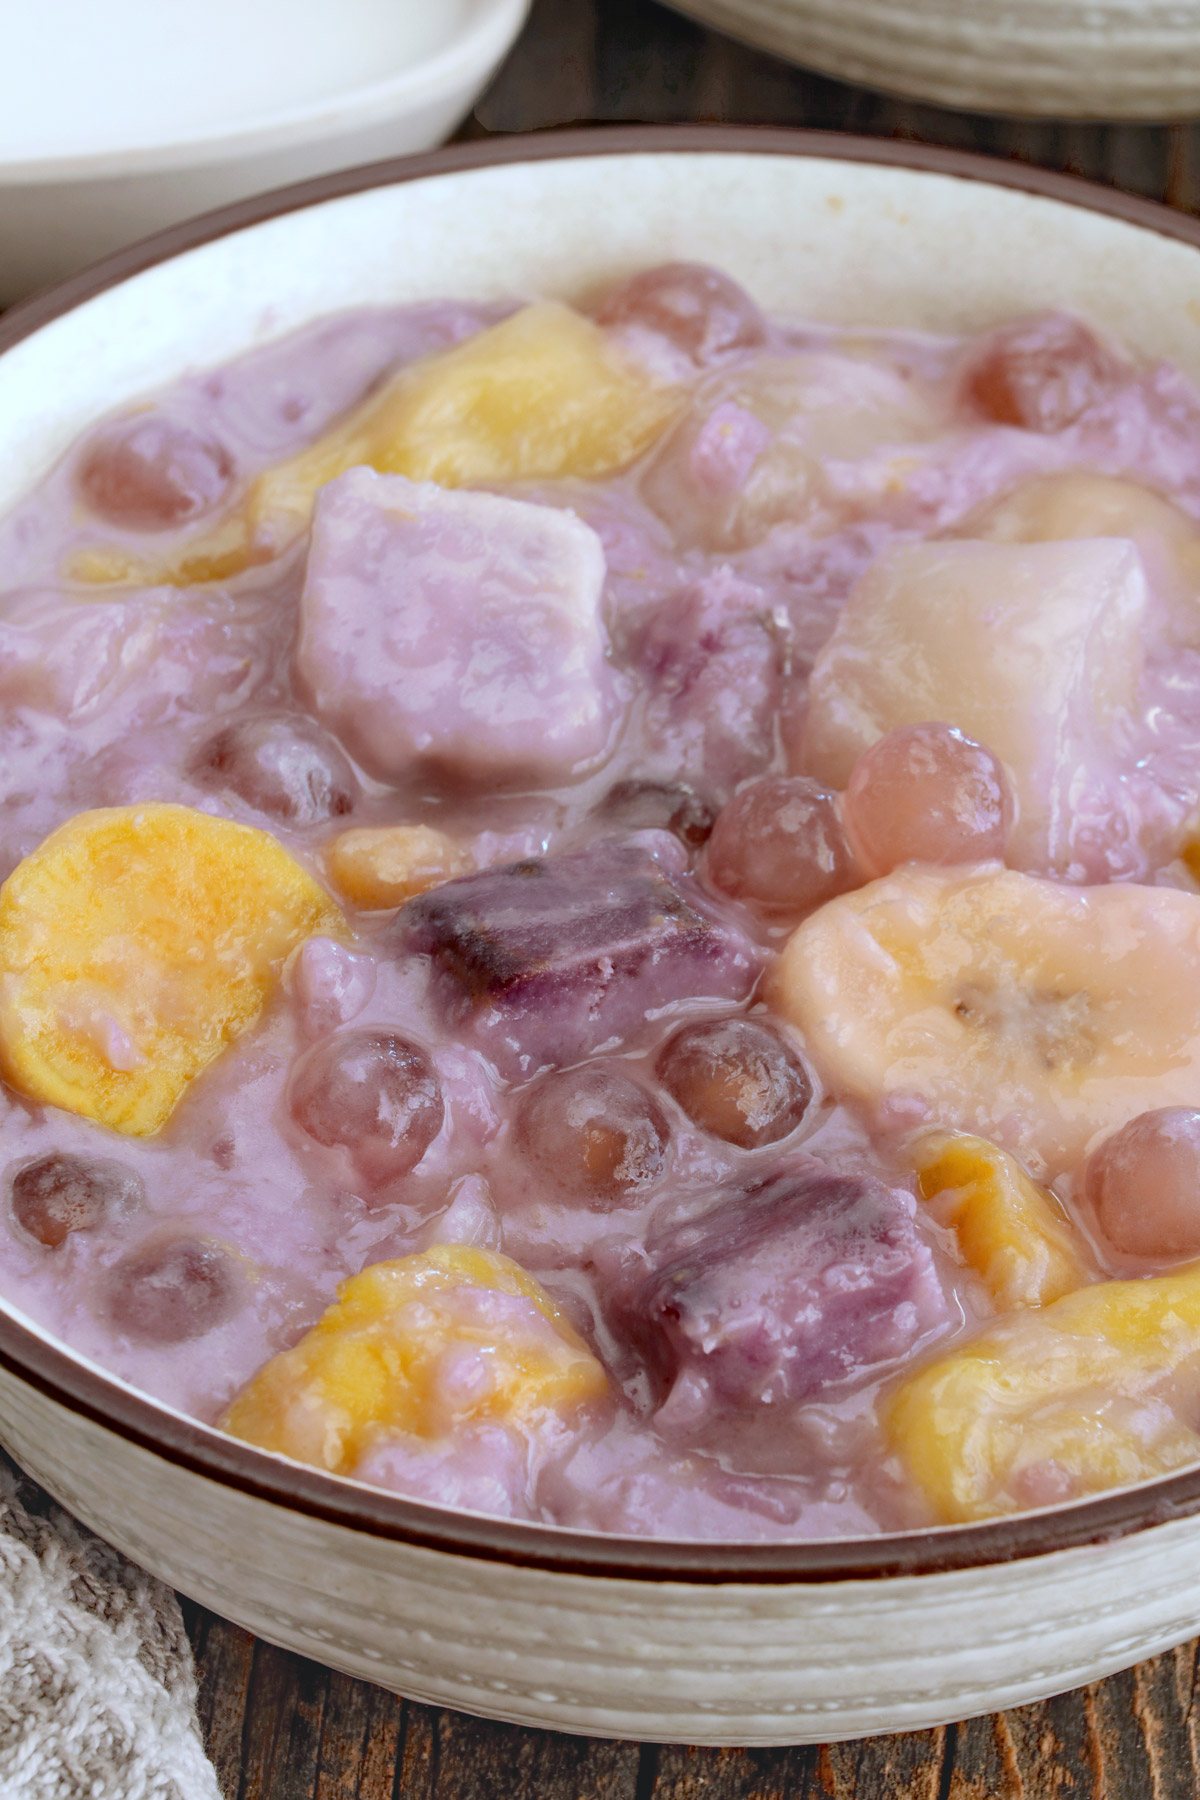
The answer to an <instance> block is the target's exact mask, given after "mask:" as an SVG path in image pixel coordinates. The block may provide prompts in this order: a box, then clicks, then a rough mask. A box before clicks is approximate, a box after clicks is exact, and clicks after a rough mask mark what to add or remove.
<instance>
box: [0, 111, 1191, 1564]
mask: <svg viewBox="0 0 1200 1800" xmlns="http://www.w3.org/2000/svg"><path fill="white" fill-rule="evenodd" d="M646 152H662V153H671V152H684V153H688V154H696V153H705V154H715V155H720V154H722V153H736V154H739V155H746V154H755V153H758V154H762V155H769V156H775V157H778V156H796V157H810V158H819V159H821V160H823V161H827V162H831V163H838V162H849V163H874V164H880V165H884V166H889V167H893V168H900V169H907V170H911V171H913V172H916V173H923V172H928V173H933V174H937V175H944V176H946V175H948V176H953V177H956V178H958V179H961V180H963V181H975V182H982V183H984V184H987V185H991V186H999V187H1005V188H1012V189H1016V190H1019V191H1022V192H1024V193H1027V194H1030V195H1034V196H1038V197H1040V198H1044V199H1052V200H1057V201H1060V202H1063V203H1065V204H1068V205H1072V206H1077V207H1080V208H1083V209H1084V210H1086V211H1090V212H1094V213H1101V214H1107V215H1109V216H1111V217H1114V218H1117V219H1120V220H1123V221H1125V222H1127V223H1129V224H1132V225H1135V226H1139V227H1141V228H1143V229H1145V230H1149V231H1153V232H1156V233H1158V234H1160V235H1162V236H1164V237H1168V238H1174V239H1176V240H1178V241H1180V242H1182V243H1184V244H1186V245H1188V246H1190V247H1191V248H1193V249H1196V250H1200V220H1198V219H1193V218H1190V217H1188V216H1186V215H1184V214H1182V213H1178V212H1174V211H1172V210H1171V209H1170V208H1169V207H1167V206H1165V205H1162V204H1159V203H1158V202H1155V201H1149V200H1143V199H1140V198H1137V197H1135V196H1131V195H1128V194H1124V193H1121V192H1118V191H1116V190H1113V189H1107V188H1103V187H1100V186H1097V185H1095V184H1093V183H1091V182H1087V181H1083V180H1080V179H1079V178H1077V177H1075V176H1070V175H1060V174H1058V173H1056V172H1054V171H1050V170H1045V169H1040V168H1036V167H1031V166H1029V165H1026V164H1014V163H1009V162H1001V161H999V160H995V159H992V158H990V157H987V156H983V155H979V154H976V153H974V152H968V151H960V150H953V149H943V148H940V147H935V146H928V145H920V144H911V143H905V142H895V141H892V140H890V139H874V138H867V137H855V136H843V135H841V134H840V133H838V132H822V131H798V130H790V129H780V128H776V127H753V126H751V127H746V126H716V125H699V126H694V125H675V126H671V125H667V126H614V127H600V128H590V129H583V130H567V131H555V132H552V133H545V134H535V135H530V136H519V135H514V136H512V137H505V138H502V139H499V140H484V141H477V142H473V143H469V144H464V145H455V146H451V147H450V148H447V149H442V150H435V151H430V152H426V153H424V154H421V155H416V156H407V157H400V158H396V159H392V160H389V161H385V162H378V163H371V164H368V165H365V166H363V167H359V168H356V169H348V170H339V171H337V172H335V173H332V174H328V175H322V176H317V177H314V178H310V179H308V180H305V181H301V182H298V183H295V184H294V185H291V186H288V187H285V188H280V189H277V190H274V191H272V192H270V193H267V194H263V195H256V196H254V197H252V198H250V199H247V200H241V201H236V202H234V203H232V204H230V205H227V206H223V207H221V208H219V209H217V210H216V211H213V212H210V213H206V214H203V215H201V216H200V217H198V218H195V219H190V220H187V221H185V222H184V223H182V224H179V225H173V226H170V227H168V228H167V229H165V230H163V231H160V232H156V233H155V234H154V235H153V236H150V237H147V238H144V239H142V240H140V241H139V242H137V243H134V244H131V245H129V246H127V247H125V248H123V249H121V250H118V251H116V252H114V253H113V254H111V255H109V256H106V257H104V258H103V259H101V260H100V261H99V262H96V263H94V264H92V265H91V266H90V267H89V268H87V269H84V270H82V271H80V272H79V273H78V274H75V275H72V276H69V277H68V278H67V279H66V280H64V281H61V282H59V283H57V284H55V285H54V286H53V287H51V288H48V289H46V290H45V291H44V292H42V293H40V294H37V295H34V296H33V297H32V298H31V299H28V300H26V301H23V302H21V303H19V304H18V305H16V306H15V307H13V308H12V310H11V311H10V312H8V313H7V314H5V315H3V316H0V355H3V354H4V353H5V352H6V351H8V350H10V349H12V348H14V347H15V346H16V345H18V344H20V343H21V342H22V341H23V340H24V339H26V338H28V337H30V336H32V335H33V334H34V333H36V332H37V331H39V330H40V329H41V328H42V327H43V326H45V325H48V324H50V323H51V322H52V321H53V320H55V319H57V318H59V317H61V316H62V315H64V314H65V313H68V312H70V311H71V310H73V309H74V308H75V307H77V306H79V305H81V304H83V303H84V302H85V301H87V300H89V299H91V298H92V297H93V296H95V295H97V294H100V293H102V292H104V291H105V290H106V289H108V288H111V287H114V286H116V285H118V284H119V283H121V282H122V281H124V280H126V279H128V278H129V277H131V276H133V275H136V274H138V273H140V272H141V271H142V270H144V269H147V268H150V267H152V266H154V265H157V264H159V263H162V262H165V261H168V260H169V259H170V258H172V257H175V256H177V255H180V254H182V253H184V252H187V251H190V250H193V249H197V248H199V247H200V246H202V245H204V244H208V243H211V242H213V241H215V240H217V239H219V238H222V237H225V236H227V235H229V234H230V233H233V232H238V231H241V230H244V229H245V228H246V227H248V226H252V225H256V224H259V223H262V222H263V221H266V220H269V219H275V218H279V217H282V216H284V215H286V214H288V213H291V212H297V211H301V210H303V209H305V208H308V207H312V206H316V205H320V204H322V203H323V202H325V201H329V200H334V199H339V198H341V197H343V196H345V195H351V194H356V193H360V192H362V191H364V190H366V189H369V188H376V187H387V186H392V185H399V184H401V183H406V182H411V181H421V180H423V179H425V178H427V177H430V176H440V175H446V174H451V173H458V172H465V171H470V170H473V169H484V168H489V167H492V166H494V165H497V164H503V163H522V162H539V161H545V160H559V159H572V158H575V159H578V158H585V157H594V156H611V155H630V154H635V155H638V154H644V153H646ZM1197 275H1198V278H1200V264H1198V265H1197ZM0 1367H3V1368H4V1369H5V1370H7V1371H8V1372H10V1373H11V1374H12V1375H14V1376H16V1377H17V1378H18V1379H19V1380H21V1381H23V1382H25V1383H27V1384H29V1385H31V1386H33V1387H34V1388H35V1389H36V1390H38V1391H39V1392H41V1393H43V1394H45V1395H46V1396H47V1397H49V1398H50V1399H52V1400H54V1401H56V1402H57V1403H58V1404H60V1405H62V1406H64V1407H66V1408H67V1409H68V1410H70V1411H72V1412H75V1413H78V1414H80V1415H82V1416H83V1417H85V1418H87V1419H89V1420H91V1421H93V1422H95V1423H96V1424H99V1425H101V1426H103V1427H106V1428H107V1429H109V1430H115V1431H116V1432H118V1433H119V1434H120V1435H121V1436H123V1437H125V1438H127V1439H129V1440H130V1441H131V1442H133V1443H135V1444H137V1445H139V1446H141V1447H142V1448H144V1449H146V1450H148V1451H150V1452H151V1453H153V1454H155V1455H157V1456H160V1457H162V1458H164V1459H165V1460H167V1461H170V1462H172V1463H175V1464H177V1465H179V1466H180V1467H183V1468H185V1469H188V1470H190V1471H192V1472H193V1473H195V1474H197V1475H200V1476H203V1477H206V1478H208V1479H211V1480H215V1481H217V1482H219V1483H221V1484H222V1485H225V1486H229V1487H233V1488H235V1489H238V1490H240V1491H242V1492H244V1493H246V1494H249V1495H253V1496H255V1497H256V1498H259V1499H262V1500H266V1501H268V1502H271V1503H273V1504H276V1505H279V1506H283V1507H287V1508H290V1509H293V1510H295V1511H299V1512H301V1513H305V1514H308V1515H309V1516H311V1517H314V1518H319V1519H322V1520H325V1521H327V1522H329V1523H331V1524H334V1525H337V1526H341V1527H343V1528H346V1529H349V1530H352V1531H357V1532H362V1533H366V1534H368V1535H370V1536H373V1537H378V1538H385V1539H400V1540H402V1541H404V1542H406V1543H410V1544H414V1545H418V1546H422V1547H425V1548H429V1549H435V1550H440V1551H447V1552H450V1553H455V1554H459V1555H464V1556H467V1557H472V1558H475V1559H479V1560H484V1561H488V1562H499V1563H509V1564H516V1565H519V1566H521V1567H523V1568H540V1569H546V1570H552V1571H556V1572H560V1573H567V1574H577V1575H594V1576H605V1577H608V1578H610V1579H612V1578H617V1579H622V1578H623V1579H627V1580H635V1581H651V1582H664V1581H673V1582H682V1583H686V1584H689V1585H693V1584H720V1583H744V1584H750V1585H776V1584H786V1583H817V1582H834V1581H847V1580H867V1579H874V1578H882V1577H889V1576H890V1577H896V1576H909V1577H913V1576H921V1575H929V1574H935V1573H943V1572H947V1571H951V1570H965V1569H982V1568H985V1567H987V1566H988V1565H991V1564H995V1563H1004V1562H1010V1561H1017V1560H1022V1559H1025V1558H1029V1557H1036V1556H1044V1555H1050V1554H1052V1553H1054V1552H1058V1551H1062V1550H1068V1549H1073V1548H1076V1547H1079V1546H1084V1545H1094V1544H1100V1543H1103V1542H1106V1541H1108V1540H1111V1539H1114V1538H1119V1537H1125V1536H1127V1535H1130V1534H1132V1533H1134V1532H1136V1531H1139V1530H1141V1529H1143V1528H1145V1527H1148V1526H1153V1525H1159V1524H1163V1523H1166V1522H1168V1521H1171V1520H1175V1519H1182V1518H1186V1517H1188V1516H1190V1515H1192V1514H1195V1513H1198V1512H1200V1463H1197V1464H1196V1465H1195V1466H1194V1467H1192V1468H1189V1469H1185V1470H1184V1471H1182V1472H1181V1473H1177V1474H1172V1475H1167V1476H1160V1477H1158V1478H1157V1479H1155V1480H1153V1481H1147V1482H1141V1483H1138V1484H1137V1485H1136V1486H1133V1487H1127V1488H1119V1489H1114V1490H1111V1491H1109V1492H1106V1493H1102V1494H1098V1495H1095V1496H1092V1497H1091V1498H1088V1499H1084V1500H1078V1501H1071V1502H1067V1503H1064V1504H1062V1505H1059V1506H1056V1507H1052V1508H1047V1509H1043V1510H1041V1511H1033V1512H1026V1513H1019V1514H1016V1515H1014V1516H1011V1517H1005V1518H1001V1519H996V1520H989V1521H983V1522H979V1523H975V1524H969V1525H944V1526H935V1527H931V1528H925V1529H921V1530H914V1531H907V1532H899V1533H892V1534H880V1535H878V1536H873V1537H869V1538H866V1537H864V1538H828V1539H820V1540H798V1541H795V1542H791V1543H788V1542H769V1543H763V1542H745V1541H721V1540H698V1539H669V1538H643V1537H632V1536H621V1535H617V1534H602V1533H592V1532H583V1531H578V1530H575V1529H573V1528H568V1527H563V1526H556V1525H545V1524H538V1523H528V1522H524V1521H514V1520H510V1519H504V1518H500V1517H494V1516H491V1515H484V1514H480V1513H473V1512H467V1511H463V1510H456V1509H453V1508H449V1507H442V1506H436V1505H432V1504H426V1503H424V1502H420V1501H416V1500H409V1499H405V1498H404V1497H402V1496H401V1495H399V1494H392V1493H388V1492H385V1491H384V1490H382V1489H378V1488H371V1487H367V1486H364V1485H362V1484H359V1483H355V1482H352V1481H348V1480H345V1479H342V1478H340V1477H338V1476H334V1475H329V1474H326V1473H324V1472H323V1471H320V1470H317V1469H315V1468H311V1467H309V1466H307V1465H304V1464H300V1463H293V1462H291V1461H289V1460H288V1459H286V1458H284V1457H282V1456H278V1455H275V1454H274V1453H272V1452H268V1451H264V1450H260V1449H257V1448H255V1447H253V1446H251V1445H249V1444H245V1443H242V1442H240V1441H239V1440H237V1439H235V1438H231V1437H228V1436H226V1435H225V1434H224V1433H222V1432H220V1431H218V1430H216V1429H215V1428H213V1427H210V1426H207V1425H204V1424H202V1423H200V1422H199V1421H197V1420H194V1419H190V1418H187V1417H185V1416H184V1415H182V1414H180V1413H177V1412H174V1411H173V1410H171V1409H169V1408H167V1407H164V1406H162V1405H161V1404H160V1403H159V1402H157V1401H155V1400H153V1399H151V1398H150V1397H149V1396H146V1395H143V1394H140V1393H138V1392H137V1391H135V1390H133V1389H132V1388H129V1387H128V1386H126V1385H125V1384H124V1383H123V1382H121V1381H120V1380H119V1379H118V1378H116V1377H109V1376H107V1375H105V1374H104V1373H103V1372H102V1371H101V1370H99V1369H97V1368H96V1367H94V1366H93V1365H91V1364H88V1363H86V1362H84V1361H82V1360H80V1359H79V1358H77V1357H76V1356H75V1355H74V1354H73V1353H72V1352H71V1351H69V1350H67V1349H66V1348H65V1347H63V1346H60V1345H59V1344H57V1343H55V1342H53V1341H51V1340H49V1339H48V1338H46V1337H45V1336H43V1335H42V1334H41V1333H40V1332H39V1331H37V1330H35V1329H33V1328H31V1327H30V1326H28V1325H25V1324H24V1323H22V1321H21V1320H20V1319H19V1318H17V1317H14V1316H13V1315H12V1314H11V1313H10V1312H9V1311H8V1310H7V1307H6V1306H5V1304H4V1303H3V1302H2V1301H0Z"/></svg>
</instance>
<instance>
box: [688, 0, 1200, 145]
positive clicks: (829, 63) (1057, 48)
mask: <svg viewBox="0 0 1200 1800" xmlns="http://www.w3.org/2000/svg"><path fill="white" fill-rule="evenodd" d="M669 3H670V4H671V5H673V6H675V7H676V8H677V9H678V11H680V12H685V13H689V14H691V16H692V17H693V18H696V19H702V20H703V21H704V23H705V24H706V25H715V26H716V27H717V28H718V29H719V30H721V31H728V32H730V33H731V34H732V35H733V36H734V37H741V38H745V39H747V40H748V41H749V42H750V43H752V44H758V45H760V46H761V47H762V48H763V49H764V50H774V51H775V53H776V54H777V55H779V56H787V57H790V58H791V59H792V61H793V62H798V63H806V64H807V65H808V66H809V67H810V68H813V69H820V70H821V71H822V73H823V74H826V75H836V76H837V77H838V78H839V79H840V80H842V81H856V82H864V83H866V85H867V86H868V87H875V88H882V89H884V90H885V91H886V92H888V93H892V94H903V95H906V96H908V97H909V98H911V99H914V100H932V101H935V102H936V103H937V104H938V105H939V106H959V107H968V108H970V109H972V110H973V111H977V112H999V113H1023V114H1026V115H1030V116H1034V117H1037V116H1042V117H1053V118H1060V119H1178V118H1194V117H1195V116H1196V115H1197V114H1200V0H1005V4H1004V5H1003V6H997V5H996V4H995V0H669Z"/></svg>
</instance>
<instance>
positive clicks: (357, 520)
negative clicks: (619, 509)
mask: <svg viewBox="0 0 1200 1800" xmlns="http://www.w3.org/2000/svg"><path fill="white" fill-rule="evenodd" d="M603 585H604V552H603V550H602V549H601V546H600V540H599V538H598V537H597V536H596V534H595V532H594V531H593V530H592V529H591V527H590V526H588V525H584V524H583V523H582V522H581V521H580V520H579V519H577V518H576V517H575V516H574V514H573V513H569V512H563V511H559V510H558V509H557V508H555V507H548V506H532V505H530V504H528V503H527V502H525V501H521V500H507V499H501V498H499V497H498V496H497V495H495V494H478V493H467V492H450V491H448V490H446V489H443V488H440V487H436V486H435V485H434V484H433V483H432V482H412V481H408V480H407V479H406V478H405V477H404V476H402V475H376V474H375V473H374V472H373V471H372V470H370V469H351V470H350V471H349V473H348V474H346V475H343V476H341V477H340V478H339V479H338V480H337V481H333V482H330V484H329V486H328V487H326V488H325V489H324V491H323V492H322V494H321V496H320V498H319V500H318V502H317V509H316V515H315V520H314V524H313V537H312V548H311V550H310V552H309V559H308V576H307V581H306V584H305V589H304V597H303V600H302V602H301V612H300V641H299V646H298V649H297V664H298V669H299V673H300V677H301V679H302V681H303V682H304V683H305V685H306V686H307V688H308V689H309V692H310V693H311V695H312V699H313V704H314V707H315V710H316V712H317V713H318V714H319V716H320V717H321V719H322V720H323V722H324V723H325V724H326V725H327V726H328V727H329V728H330V729H331V730H332V731H334V732H335V733H336V734H337V736H338V737H339V738H341V740H342V741H343V743H345V744H346V745H347V746H348V748H349V749H350V750H351V752H352V753H353V754H354V755H355V756H356V757H357V758H358V760H359V761H360V762H361V763H362V764H364V766H365V767H366V768H368V769H370V770H371V772H372V773H373V774H376V775H380V776H382V777H384V778H385V779H389V778H395V777H397V776H401V775H404V774H405V773H407V772H408V771H410V770H412V769H413V768H414V766H425V767H428V768H433V769H435V770H438V771H442V772H445V773H448V774H453V775H456V776H463V777H466V778H468V779H473V780H474V779H477V780H488V781H509V780H551V781H562V780H566V779H569V778H570V777H571V776H573V775H576V774H580V773H582V772H584V771H585V770H586V769H588V768H590V767H592V766H593V765H595V764H596V763H597V762H598V761H600V760H601V758H602V757H603V756H604V754H605V752H606V750H607V748H608V746H609V742H610V739H611V737H612V734H613V729H614V726H615V724H616V720H617V715H618V711H619V706H618V700H617V695H616V691H615V688H614V685H613V681H612V677H611V673H610V670H609V666H608V663H607V661H606V659H605V650H606V647H607V644H606V635H605V631H604V627H603V624H602V622H601V618H600V596H601V591H602V588H603Z"/></svg>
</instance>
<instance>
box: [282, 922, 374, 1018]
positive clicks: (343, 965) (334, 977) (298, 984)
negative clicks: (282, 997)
mask: <svg viewBox="0 0 1200 1800" xmlns="http://www.w3.org/2000/svg"><path fill="white" fill-rule="evenodd" d="M375 977H376V964H375V959H374V957H372V956H367V955H364V954H363V952H362V951H359V950H350V949H348V948H347V947H346V945H345V944H339V943H338V941H337V939H336V938H329V937H310V938H308V939H307V940H306V941H305V942H304V943H303V944H301V946H300V948H299V949H298V950H297V951H296V952H295V954H294V955H293V956H292V958H291V960H290V961H289V963H288V965H287V969H286V972H285V983H286V986H287V988H288V990H289V992H290V994H291V997H292V1001H293V1004H294V1006H295V1009H296V1014H297V1017H298V1019H299V1023H300V1029H301V1030H302V1031H303V1032H304V1034H305V1036H306V1037H310V1038H318V1037H323V1036H324V1035H325V1034H326V1033H327V1032H330V1031H336V1030H337V1029H338V1028H339V1026H342V1025H348V1024H349V1023H350V1021H351V1019H356V1018H357V1017H358V1015H359V1013H361V1012H362V1010H363V1008H364V1007H365V1006H366V1004H367V1002H368V1001H369V1000H370V998H371V996H372V994H373V993H374V992H375Z"/></svg>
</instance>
